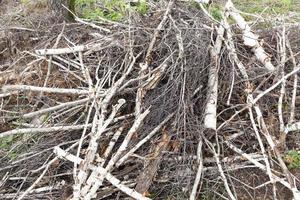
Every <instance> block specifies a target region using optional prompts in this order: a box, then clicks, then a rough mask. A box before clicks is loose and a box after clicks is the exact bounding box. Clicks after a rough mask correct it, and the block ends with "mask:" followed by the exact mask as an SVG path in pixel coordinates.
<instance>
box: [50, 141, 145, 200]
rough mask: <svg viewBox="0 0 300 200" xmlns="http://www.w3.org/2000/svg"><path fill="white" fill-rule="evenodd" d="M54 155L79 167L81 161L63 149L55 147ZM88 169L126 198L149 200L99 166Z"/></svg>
mask: <svg viewBox="0 0 300 200" xmlns="http://www.w3.org/2000/svg"><path fill="white" fill-rule="evenodd" d="M54 153H55V154H56V155H58V156H59V157H61V158H65V159H67V160H69V161H71V162H74V163H76V164H77V165H80V164H81V163H82V162H83V160H82V159H81V158H79V157H77V156H74V155H72V154H70V153H68V152H66V151H64V150H63V149H61V148H59V147H56V148H55V149H54ZM90 169H91V170H93V171H97V173H98V174H101V175H104V176H105V178H106V179H107V180H108V181H109V182H110V183H111V184H112V185H113V186H115V187H117V188H118V189H119V190H121V191H122V192H124V193H125V194H127V195H128V196H130V197H132V198H134V199H138V200H150V199H149V198H147V197H144V196H143V195H142V194H140V193H138V192H136V191H135V190H133V189H131V188H129V187H127V186H126V185H124V184H122V183H121V181H120V180H119V179H117V178H116V177H114V176H113V175H112V174H111V173H109V172H107V171H106V170H105V169H104V168H102V167H99V166H94V165H90Z"/></svg>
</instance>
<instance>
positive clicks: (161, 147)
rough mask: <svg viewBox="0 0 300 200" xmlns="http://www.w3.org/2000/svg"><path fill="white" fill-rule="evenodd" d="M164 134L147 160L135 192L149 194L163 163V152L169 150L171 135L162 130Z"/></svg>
mask: <svg viewBox="0 0 300 200" xmlns="http://www.w3.org/2000/svg"><path fill="white" fill-rule="evenodd" d="M162 133H163V134H162V138H161V141H160V142H159V143H158V145H157V146H156V147H155V149H154V151H153V153H150V155H151V157H150V158H148V159H147V161H146V163H147V164H146V166H145V168H144V169H143V170H142V172H141V173H140V174H139V176H138V178H137V180H136V187H135V190H136V191H137V192H139V193H141V194H147V192H148V189H149V188H150V186H151V184H152V181H153V178H154V177H155V175H156V172H157V170H158V167H159V164H160V162H161V159H162V156H163V151H165V150H166V149H167V147H168V144H169V142H170V135H169V133H168V132H167V131H166V130H162Z"/></svg>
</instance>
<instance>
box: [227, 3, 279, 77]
mask: <svg viewBox="0 0 300 200" xmlns="http://www.w3.org/2000/svg"><path fill="white" fill-rule="evenodd" d="M225 8H226V12H228V14H229V15H230V16H231V17H232V18H233V19H234V20H235V21H236V22H237V24H238V26H239V28H240V29H241V30H242V32H243V40H244V44H245V45H246V46H248V47H250V48H251V49H252V51H253V52H254V54H255V56H256V58H257V59H258V60H259V61H260V62H261V63H262V64H263V65H264V66H265V67H266V68H267V70H269V71H271V72H272V71H274V70H275V67H274V66H273V64H272V62H271V59H270V57H269V56H268V55H267V53H266V52H265V50H264V49H263V48H262V46H261V44H260V43H259V42H258V36H257V35H256V34H254V33H253V31H252V30H251V28H250V26H249V25H248V24H247V22H246V21H245V19H244V18H243V17H242V16H241V15H240V14H239V11H238V10H237V9H236V8H235V7H234V5H233V3H232V1H231V0H228V1H227V3H226V5H225Z"/></svg>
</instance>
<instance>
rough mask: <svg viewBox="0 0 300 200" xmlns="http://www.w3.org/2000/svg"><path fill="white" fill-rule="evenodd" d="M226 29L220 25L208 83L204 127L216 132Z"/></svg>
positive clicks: (213, 50) (211, 49)
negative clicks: (219, 72) (219, 76)
mask: <svg viewBox="0 0 300 200" xmlns="http://www.w3.org/2000/svg"><path fill="white" fill-rule="evenodd" d="M224 32H225V29H224V27H223V26H222V25H220V26H219V27H218V29H217V34H218V35H217V38H216V41H215V44H214V46H213V47H211V48H210V56H211V61H212V64H211V66H210V68H209V75H208V83H207V87H208V90H207V104H206V108H205V113H204V127H205V128H206V129H212V130H216V128H217V127H216V126H217V102H218V71H219V54H220V51H221V47H222V42H223V35H224Z"/></svg>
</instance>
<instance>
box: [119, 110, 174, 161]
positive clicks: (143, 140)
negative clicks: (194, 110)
mask: <svg viewBox="0 0 300 200" xmlns="http://www.w3.org/2000/svg"><path fill="white" fill-rule="evenodd" d="M173 115H174V114H170V115H169V116H167V117H166V119H164V120H163V121H162V122H161V123H160V124H159V125H158V126H157V127H155V128H154V129H153V130H152V131H151V132H150V133H149V134H148V135H147V136H146V137H144V138H143V139H142V140H141V141H139V142H138V143H137V144H136V145H135V146H134V147H133V148H132V149H130V150H129V151H128V153H126V154H125V155H124V156H122V157H121V158H120V160H118V162H117V163H116V166H117V167H119V166H120V165H121V164H123V163H124V161H126V160H127V159H128V158H129V157H130V156H131V155H132V154H133V153H134V152H135V151H136V150H138V149H139V148H140V147H141V146H142V145H143V144H145V143H146V142H147V141H149V140H150V139H151V138H152V137H153V136H154V135H155V134H156V133H157V132H158V131H159V130H160V129H161V128H162V127H163V126H164V125H165V124H166V123H167V122H168V121H169V120H170V119H171V118H172V117H173Z"/></svg>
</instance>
